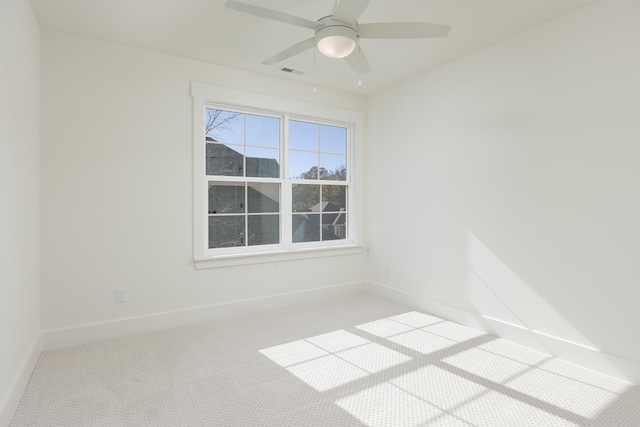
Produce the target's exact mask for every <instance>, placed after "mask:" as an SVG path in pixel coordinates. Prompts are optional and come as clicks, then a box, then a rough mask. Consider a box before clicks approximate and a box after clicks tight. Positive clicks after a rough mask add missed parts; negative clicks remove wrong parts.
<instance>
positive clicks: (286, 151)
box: [280, 114, 293, 248]
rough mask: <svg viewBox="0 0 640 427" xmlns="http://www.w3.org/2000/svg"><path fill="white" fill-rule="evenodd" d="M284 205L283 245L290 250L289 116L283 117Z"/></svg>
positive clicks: (282, 212)
mask: <svg viewBox="0 0 640 427" xmlns="http://www.w3.org/2000/svg"><path fill="white" fill-rule="evenodd" d="M281 147H282V177H281V178H282V185H281V191H282V203H281V204H280V218H281V230H280V232H281V236H282V244H283V245H284V246H285V247H286V248H290V247H291V244H292V238H291V231H292V229H293V223H292V217H291V215H292V208H291V207H292V204H293V203H292V193H291V180H290V179H289V115H287V114H285V115H283V117H282V141H281Z"/></svg>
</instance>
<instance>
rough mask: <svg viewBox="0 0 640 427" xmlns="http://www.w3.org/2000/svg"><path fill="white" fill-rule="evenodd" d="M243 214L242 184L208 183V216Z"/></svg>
mask: <svg viewBox="0 0 640 427" xmlns="http://www.w3.org/2000/svg"><path fill="white" fill-rule="evenodd" d="M241 212H245V206H244V184H240V183H237V184H236V183H223V182H217V183H213V182H210V183H209V214H210V215H214V214H224V213H241Z"/></svg>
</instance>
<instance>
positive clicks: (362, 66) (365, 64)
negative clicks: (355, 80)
mask: <svg viewBox="0 0 640 427" xmlns="http://www.w3.org/2000/svg"><path fill="white" fill-rule="evenodd" d="M344 60H345V61H347V64H349V66H350V67H351V68H353V71H355V72H356V74H357V75H359V76H363V75H365V74H368V73H370V72H371V66H370V65H369V61H368V60H367V57H366V55H365V54H364V52H363V51H362V49H356V50H354V51H353V52H351V54H350V55H349V56H347V57H345V58H344Z"/></svg>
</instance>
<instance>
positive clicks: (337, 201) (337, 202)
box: [322, 185, 347, 212]
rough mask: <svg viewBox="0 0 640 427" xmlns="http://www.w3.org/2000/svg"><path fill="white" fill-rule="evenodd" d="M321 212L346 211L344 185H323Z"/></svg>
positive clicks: (345, 190) (345, 189) (345, 188)
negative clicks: (322, 206)
mask: <svg viewBox="0 0 640 427" xmlns="http://www.w3.org/2000/svg"><path fill="white" fill-rule="evenodd" d="M322 202H323V205H324V208H323V210H322V211H323V212H338V211H344V210H346V209H347V187H345V186H344V185H323V186H322Z"/></svg>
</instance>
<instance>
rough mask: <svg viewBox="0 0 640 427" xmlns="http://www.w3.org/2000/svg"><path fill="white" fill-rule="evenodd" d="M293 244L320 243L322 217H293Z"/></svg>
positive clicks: (301, 215) (299, 215)
mask: <svg viewBox="0 0 640 427" xmlns="http://www.w3.org/2000/svg"><path fill="white" fill-rule="evenodd" d="M292 233H293V236H292V237H293V240H292V241H293V243H300V242H318V241H320V215H318V214H294V215H293V230H292Z"/></svg>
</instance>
